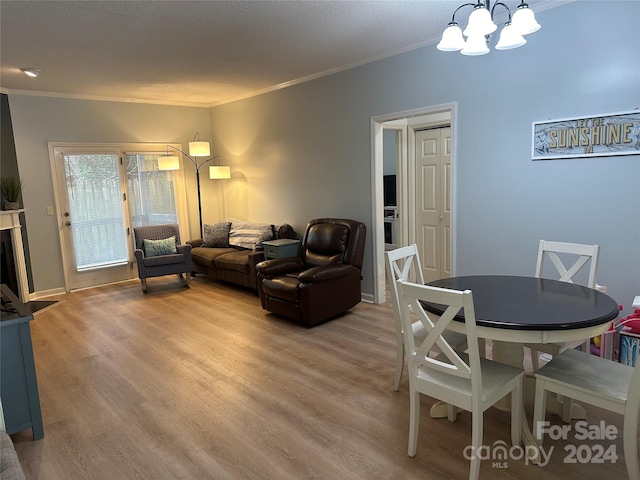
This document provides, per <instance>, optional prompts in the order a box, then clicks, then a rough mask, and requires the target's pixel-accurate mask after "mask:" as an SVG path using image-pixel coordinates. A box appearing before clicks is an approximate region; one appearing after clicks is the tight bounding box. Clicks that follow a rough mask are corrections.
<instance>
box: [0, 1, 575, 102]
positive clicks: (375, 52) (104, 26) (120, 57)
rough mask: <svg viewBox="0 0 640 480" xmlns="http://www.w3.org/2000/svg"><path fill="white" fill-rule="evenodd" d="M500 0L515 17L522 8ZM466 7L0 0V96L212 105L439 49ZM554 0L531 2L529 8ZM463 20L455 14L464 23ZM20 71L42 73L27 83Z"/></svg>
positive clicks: (451, 3)
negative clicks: (444, 33) (0, 93)
mask: <svg viewBox="0 0 640 480" xmlns="http://www.w3.org/2000/svg"><path fill="white" fill-rule="evenodd" d="M466 1H471V0H466ZM503 1H504V2H505V3H506V4H507V5H508V6H509V8H511V9H512V11H513V10H514V9H515V7H516V5H517V4H518V3H519V0H503ZM462 3H465V2H464V1H461V0H427V1H425V0H423V1H414V0H401V1H394V0H363V1H352V0H341V1H327V0H323V1H314V0H296V1H284V0H283V1H275V0H235V1H217V0H209V1H146V0H145V1H102V0H88V1H87V0H85V1H59V0H53V1H24V0H20V1H11V0H1V1H0V64H1V70H0V89H1V90H2V91H3V92H5V93H11V92H15V93H27V92H28V93H30V94H34V95H37V94H42V95H49V96H64V97H74V98H93V99H113V100H126V101H137V102H150V103H166V104H174V105H196V106H213V105H218V104H221V103H225V102H229V101H232V100H237V99H240V98H245V97H249V96H251V95H255V94H257V93H260V92H265V91H269V90H273V89H276V88H281V87H283V86H287V85H291V84H295V83H299V82H302V81H305V80H309V79H312V78H317V77H319V76H322V75H326V74H329V73H333V72H336V71H340V70H344V69H346V68H350V67H354V66H357V65H361V64H364V63H368V62H371V61H374V60H378V59H381V58H384V57H387V56H390V55H393V54H397V53H400V52H403V51H408V50H411V49H414V48H418V47H421V46H424V45H429V44H433V48H435V43H437V41H438V40H439V38H440V36H441V34H442V30H443V29H444V28H445V27H446V25H447V23H448V22H449V21H450V20H451V15H452V14H453V11H454V10H455V9H456V7H458V6H459V5H461V4H462ZM562 3H567V1H566V0H540V1H535V0H531V1H530V2H529V4H530V6H531V7H532V8H533V10H534V11H536V12H538V11H540V10H542V9H545V8H550V7H552V6H557V5H558V4H562ZM467 10H468V11H470V10H471V9H470V7H467ZM500 10H501V11H502V10H504V9H500ZM496 13H498V10H496ZM501 17H504V15H501V16H500V17H497V18H501ZM467 18H468V12H465V11H464V10H463V11H461V12H460V13H458V15H457V16H456V20H458V21H459V23H460V24H461V25H462V26H463V27H464V24H466V19H467ZM503 21H504V19H503ZM542 31H544V26H543V30H542ZM492 54H495V53H492ZM443 55H446V54H445V53H443ZM448 55H454V54H452V53H448ZM23 67H34V68H39V69H41V70H42V73H41V74H40V76H39V77H38V78H35V79H33V78H28V77H27V76H26V75H24V74H23V73H22V72H21V71H20V68H23Z"/></svg>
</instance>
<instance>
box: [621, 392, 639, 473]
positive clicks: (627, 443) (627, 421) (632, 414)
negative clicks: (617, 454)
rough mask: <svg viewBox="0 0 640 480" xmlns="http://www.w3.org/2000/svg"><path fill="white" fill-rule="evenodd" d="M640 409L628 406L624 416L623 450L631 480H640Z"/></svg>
mask: <svg viewBox="0 0 640 480" xmlns="http://www.w3.org/2000/svg"><path fill="white" fill-rule="evenodd" d="M638 413H639V411H638V407H637V406H635V408H634V406H633V405H632V406H631V408H629V406H627V409H626V411H625V414H624V425H623V428H624V433H623V435H622V438H623V448H624V461H625V462H626V463H627V474H628V476H629V479H630V480H631V479H636V478H640V465H638Z"/></svg>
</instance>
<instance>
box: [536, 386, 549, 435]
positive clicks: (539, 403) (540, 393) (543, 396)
mask: <svg viewBox="0 0 640 480" xmlns="http://www.w3.org/2000/svg"><path fill="white" fill-rule="evenodd" d="M544 383H545V382H544V380H542V379H540V378H536V395H535V400H534V406H533V435H534V436H535V438H536V442H537V443H538V445H539V446H542V441H543V437H544V435H543V433H542V422H543V421H544V418H545V414H546V410H547V391H546V390H545V389H544Z"/></svg>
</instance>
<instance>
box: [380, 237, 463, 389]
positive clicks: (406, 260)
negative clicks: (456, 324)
mask: <svg viewBox="0 0 640 480" xmlns="http://www.w3.org/2000/svg"><path fill="white" fill-rule="evenodd" d="M385 257H386V260H387V261H386V263H385V265H386V270H387V280H388V282H387V283H388V285H389V290H390V292H391V297H392V298H391V299H392V304H393V312H394V314H395V318H396V372H395V376H394V379H393V389H394V390H395V391H396V392H397V391H399V390H400V382H401V380H402V373H403V371H404V355H405V348H404V340H403V337H402V325H401V322H400V304H399V299H398V287H397V281H398V280H400V281H413V282H415V283H419V284H421V285H422V284H424V276H423V274H422V264H421V263H420V256H419V254H418V246H417V245H416V244H415V243H414V244H412V245H408V246H406V247H400V248H396V249H395V250H390V251H387V252H385ZM411 328H412V331H413V335H414V336H415V337H417V338H421V339H422V338H424V337H426V335H427V332H426V331H425V329H424V328H423V326H422V324H421V323H420V322H417V321H416V322H413V323H412V325H411ZM446 338H447V341H448V342H449V343H451V344H453V345H455V347H456V348H461V349H464V348H465V346H466V340H467V339H466V337H465V336H464V335H461V334H457V333H455V332H447V337H446Z"/></svg>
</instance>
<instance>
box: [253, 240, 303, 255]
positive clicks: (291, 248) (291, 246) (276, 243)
mask: <svg viewBox="0 0 640 480" xmlns="http://www.w3.org/2000/svg"><path fill="white" fill-rule="evenodd" d="M262 246H263V247H264V258H265V259H267V260H268V259H270V258H286V257H297V256H298V253H299V251H300V240H291V239H289V238H280V239H278V240H267V241H266V242H262Z"/></svg>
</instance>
